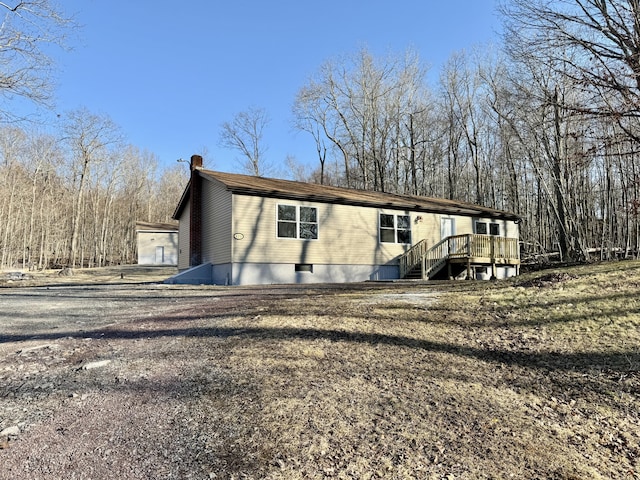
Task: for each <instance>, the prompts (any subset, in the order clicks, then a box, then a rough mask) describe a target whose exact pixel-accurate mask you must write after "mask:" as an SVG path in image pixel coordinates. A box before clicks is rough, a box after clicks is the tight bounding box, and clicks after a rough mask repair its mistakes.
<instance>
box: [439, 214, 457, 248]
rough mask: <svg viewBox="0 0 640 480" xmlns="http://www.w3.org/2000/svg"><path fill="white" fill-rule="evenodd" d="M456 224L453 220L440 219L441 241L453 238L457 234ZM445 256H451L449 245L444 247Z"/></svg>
mask: <svg viewBox="0 0 640 480" xmlns="http://www.w3.org/2000/svg"><path fill="white" fill-rule="evenodd" d="M455 230H456V224H455V221H454V220H453V218H441V219H440V240H444V239H445V238H447V237H451V236H453V235H455V234H456V232H455ZM444 254H445V255H448V254H449V244H447V245H445V246H444Z"/></svg>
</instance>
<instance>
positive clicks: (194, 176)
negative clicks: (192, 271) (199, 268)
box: [189, 155, 202, 267]
mask: <svg viewBox="0 0 640 480" xmlns="http://www.w3.org/2000/svg"><path fill="white" fill-rule="evenodd" d="M201 168H202V157H201V156H200V155H192V156H191V190H190V192H189V204H190V210H191V216H190V218H189V265H190V266H191V267H195V266H196V265H200V264H201V263H202V177H201V176H200V172H199V170H200V169H201Z"/></svg>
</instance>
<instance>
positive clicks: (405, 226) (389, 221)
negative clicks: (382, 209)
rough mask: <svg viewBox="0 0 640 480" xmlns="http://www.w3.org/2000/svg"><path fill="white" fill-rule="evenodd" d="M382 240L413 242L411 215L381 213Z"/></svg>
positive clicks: (386, 241) (387, 241) (388, 241)
mask: <svg viewBox="0 0 640 480" xmlns="http://www.w3.org/2000/svg"><path fill="white" fill-rule="evenodd" d="M380 241H381V242H384V243H411V218H410V217H409V215H391V214H388V213H381V214H380Z"/></svg>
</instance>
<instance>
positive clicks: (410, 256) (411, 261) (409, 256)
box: [400, 240, 427, 278]
mask: <svg viewBox="0 0 640 480" xmlns="http://www.w3.org/2000/svg"><path fill="white" fill-rule="evenodd" d="M426 251H427V241H426V240H420V241H419V242H418V243H416V244H415V245H414V246H413V247H411V248H410V249H409V250H407V251H406V252H405V253H404V254H403V255H402V256H401V257H400V278H404V277H405V276H406V275H407V274H408V273H409V272H410V271H411V270H413V269H414V268H415V267H416V266H417V265H419V264H420V262H422V257H423V256H424V254H425V252H426Z"/></svg>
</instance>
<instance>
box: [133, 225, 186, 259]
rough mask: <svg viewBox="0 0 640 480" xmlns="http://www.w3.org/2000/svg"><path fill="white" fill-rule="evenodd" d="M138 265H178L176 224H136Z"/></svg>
mask: <svg viewBox="0 0 640 480" xmlns="http://www.w3.org/2000/svg"><path fill="white" fill-rule="evenodd" d="M136 236H137V238H138V265H178V224H177V223H175V224H174V223H149V222H136Z"/></svg>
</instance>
